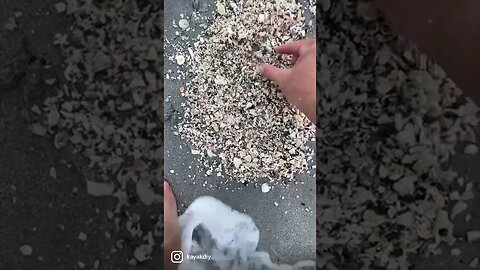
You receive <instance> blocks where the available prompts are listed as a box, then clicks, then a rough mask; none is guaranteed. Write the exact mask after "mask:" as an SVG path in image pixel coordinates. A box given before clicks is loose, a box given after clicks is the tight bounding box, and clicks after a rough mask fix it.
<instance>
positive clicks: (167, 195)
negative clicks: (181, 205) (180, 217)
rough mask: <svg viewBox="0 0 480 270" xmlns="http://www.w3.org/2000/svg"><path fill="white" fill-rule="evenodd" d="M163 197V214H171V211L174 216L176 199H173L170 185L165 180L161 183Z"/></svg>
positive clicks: (173, 195)
mask: <svg viewBox="0 0 480 270" xmlns="http://www.w3.org/2000/svg"><path fill="white" fill-rule="evenodd" d="M163 197H164V208H165V209H164V210H165V213H167V212H171V210H173V211H172V212H174V213H175V215H176V211H177V199H176V198H175V194H173V191H172V187H171V186H170V183H169V182H168V181H166V180H164V181H163Z"/></svg>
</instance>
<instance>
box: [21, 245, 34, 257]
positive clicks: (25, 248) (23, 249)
mask: <svg viewBox="0 0 480 270" xmlns="http://www.w3.org/2000/svg"><path fill="white" fill-rule="evenodd" d="M19 250H20V253H22V255H23V256H30V255H32V253H33V248H32V247H31V246H29V245H22V246H20V248H19Z"/></svg>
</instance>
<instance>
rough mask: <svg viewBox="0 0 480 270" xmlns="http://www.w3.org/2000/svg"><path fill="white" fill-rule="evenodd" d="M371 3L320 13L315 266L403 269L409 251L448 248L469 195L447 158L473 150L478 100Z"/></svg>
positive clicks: (324, 7) (323, 8)
mask: <svg viewBox="0 0 480 270" xmlns="http://www.w3.org/2000/svg"><path fill="white" fill-rule="evenodd" d="M373 2H374V1H360V0H359V1H355V0H346V1H321V2H320V3H321V4H320V8H319V9H318V11H317V12H319V14H317V38H318V39H317V40H318V43H317V52H318V53H319V55H318V61H319V65H318V70H317V81H318V83H319V87H318V88H317V89H318V90H317V91H318V92H317V100H318V108H317V112H318V114H317V125H318V127H319V129H318V130H317V149H316V150H317V167H316V170H317V209H316V211H317V224H318V226H317V267H318V268H319V269H327V270H339V269H346V268H348V267H347V266H349V265H352V264H354V265H355V264H356V265H359V266H358V268H357V269H362V270H364V269H377V268H379V269H388V270H407V269H410V266H411V265H410V264H411V262H410V261H409V256H410V255H417V254H427V255H435V254H441V253H442V252H443V253H444V254H445V253H448V252H447V251H445V250H443V247H445V245H444V244H446V245H447V246H448V245H453V244H454V243H455V241H456V239H455V237H454V235H453V229H454V228H453V224H452V222H451V220H452V219H453V218H455V217H459V216H462V215H466V214H468V212H467V211H468V208H467V202H468V201H469V200H471V199H472V198H474V193H473V189H474V188H473V185H472V182H471V181H472V180H471V179H468V178H467V177H465V176H463V175H459V174H458V173H456V172H455V171H454V170H453V168H452V167H451V166H449V165H450V164H449V161H450V159H451V157H452V156H453V155H454V154H456V153H457V152H456V150H457V149H460V150H459V151H458V154H461V155H463V154H467V155H474V154H476V153H477V152H478V146H477V142H476V133H475V130H476V127H477V125H478V118H477V117H478V107H477V106H476V105H475V104H474V103H473V102H472V101H471V100H470V99H468V98H466V97H465V96H464V95H463V93H462V91H461V90H460V89H458V88H457V87H456V85H455V84H454V83H453V82H452V81H451V80H450V79H448V78H447V77H446V75H445V72H444V71H443V70H442V69H441V68H440V67H439V66H438V65H437V64H436V63H435V62H433V61H432V60H430V59H428V58H427V57H426V55H424V54H423V53H422V52H420V51H419V50H418V49H417V48H415V47H414V46H413V45H412V44H410V43H408V42H407V41H405V40H404V39H402V38H401V37H398V36H396V35H395V34H394V33H393V32H392V31H391V29H390V28H389V27H388V26H387V25H386V24H385V22H384V20H383V19H382V18H381V15H380V14H379V13H378V12H377V10H376V8H375V7H374V4H373ZM462 146H466V147H465V148H464V149H461V147H462ZM467 158H468V157H467ZM459 178H462V179H459ZM450 207H451V208H450ZM449 209H452V210H451V211H450V212H448V210H449ZM467 238H468V239H469V241H475V240H477V239H478V235H476V233H475V232H470V233H468V234H467ZM453 253H454V254H457V253H458V250H456V249H455V250H453Z"/></svg>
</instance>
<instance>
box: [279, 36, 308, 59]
mask: <svg viewBox="0 0 480 270" xmlns="http://www.w3.org/2000/svg"><path fill="white" fill-rule="evenodd" d="M312 44H313V45H314V44H315V40H314V39H303V40H298V41H294V42H290V43H287V44H284V45H280V46H278V47H277V48H275V50H276V51H277V53H280V54H291V55H293V56H297V57H298V56H300V55H302V51H303V49H302V48H305V47H306V46H310V45H312Z"/></svg>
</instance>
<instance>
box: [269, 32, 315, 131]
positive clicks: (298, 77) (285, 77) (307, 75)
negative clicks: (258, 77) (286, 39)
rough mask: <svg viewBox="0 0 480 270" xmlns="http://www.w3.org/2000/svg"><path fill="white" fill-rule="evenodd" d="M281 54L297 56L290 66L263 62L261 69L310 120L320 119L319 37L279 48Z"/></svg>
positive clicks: (278, 51)
mask: <svg viewBox="0 0 480 270" xmlns="http://www.w3.org/2000/svg"><path fill="white" fill-rule="evenodd" d="M275 50H276V51H277V53H280V54H289V55H292V56H293V61H292V62H293V66H292V67H291V68H288V69H282V68H277V67H275V66H272V65H268V64H263V65H261V66H260V72H261V73H262V74H263V75H264V76H265V77H266V78H268V79H270V80H272V81H274V82H275V83H277V84H278V86H279V87H280V89H281V90H282V92H283V94H284V95H285V97H286V98H287V100H288V101H289V102H290V103H291V104H292V105H294V106H296V107H297V108H298V109H299V110H300V111H302V112H303V113H304V114H305V115H306V116H307V117H308V119H310V121H312V122H313V123H315V119H316V110H315V107H316V92H315V91H316V43H315V39H305V40H299V41H295V42H291V43H287V44H285V45H281V46H279V47H277V48H276V49H275Z"/></svg>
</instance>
